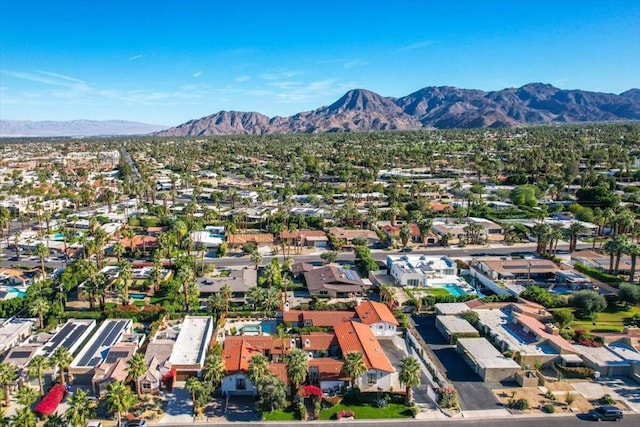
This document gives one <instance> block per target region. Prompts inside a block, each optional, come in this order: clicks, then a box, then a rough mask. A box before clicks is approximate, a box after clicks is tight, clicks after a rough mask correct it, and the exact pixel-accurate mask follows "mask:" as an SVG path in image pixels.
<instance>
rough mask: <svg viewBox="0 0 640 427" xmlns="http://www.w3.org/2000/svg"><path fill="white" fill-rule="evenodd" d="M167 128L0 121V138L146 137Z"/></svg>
mask: <svg viewBox="0 0 640 427" xmlns="http://www.w3.org/2000/svg"><path fill="white" fill-rule="evenodd" d="M165 128H166V126H160V125H150V124H147V123H138V122H127V121H124V120H106V121H95V120H71V121H60V122H58V121H30V120H0V137H21V136H31V137H47V136H48V137H54V136H117V135H144V134H148V133H152V132H156V131H159V130H162V129H165Z"/></svg>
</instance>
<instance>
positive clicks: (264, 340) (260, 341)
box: [224, 335, 277, 351]
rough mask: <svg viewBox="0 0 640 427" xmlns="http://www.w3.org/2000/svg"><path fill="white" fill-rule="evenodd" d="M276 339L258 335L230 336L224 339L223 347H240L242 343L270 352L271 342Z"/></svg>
mask: <svg viewBox="0 0 640 427" xmlns="http://www.w3.org/2000/svg"><path fill="white" fill-rule="evenodd" d="M276 338H277V337H272V336H270V335H258V336H244V335H243V336H231V337H226V338H225V340H224V347H225V348H226V347H227V346H235V345H240V344H242V342H243V341H244V342H245V343H246V344H249V345H250V346H251V347H253V348H255V349H257V350H260V351H265V350H270V349H271V347H272V346H273V341H274V339H276Z"/></svg>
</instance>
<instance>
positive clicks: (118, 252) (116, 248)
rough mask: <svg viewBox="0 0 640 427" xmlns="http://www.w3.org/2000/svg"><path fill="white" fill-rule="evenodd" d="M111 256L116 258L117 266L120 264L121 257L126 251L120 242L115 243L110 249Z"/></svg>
mask: <svg viewBox="0 0 640 427" xmlns="http://www.w3.org/2000/svg"><path fill="white" fill-rule="evenodd" d="M111 250H112V252H113V254H114V255H115V256H116V258H117V259H118V264H120V261H121V259H122V255H124V252H125V251H126V248H125V247H124V245H123V244H122V243H120V242H115V243H114V244H113V247H112V248H111Z"/></svg>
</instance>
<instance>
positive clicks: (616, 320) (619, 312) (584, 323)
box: [570, 306, 640, 332]
mask: <svg viewBox="0 0 640 427" xmlns="http://www.w3.org/2000/svg"><path fill="white" fill-rule="evenodd" d="M635 314H640V307H637V306H633V307H629V308H628V309H623V308H622V307H615V306H614V307H610V308H608V309H607V311H603V312H602V313H598V314H597V318H596V320H594V321H590V320H576V321H574V322H571V325H570V326H571V329H573V330H576V329H582V330H585V331H588V332H597V331H604V330H607V331H618V332H622V329H623V328H624V322H625V321H626V320H628V319H630V318H631V317H633V315H635Z"/></svg>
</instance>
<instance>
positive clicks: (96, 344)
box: [78, 320, 128, 366]
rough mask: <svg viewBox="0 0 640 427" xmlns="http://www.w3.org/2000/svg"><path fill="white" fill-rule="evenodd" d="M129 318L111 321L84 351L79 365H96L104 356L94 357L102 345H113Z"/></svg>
mask: <svg viewBox="0 0 640 427" xmlns="http://www.w3.org/2000/svg"><path fill="white" fill-rule="evenodd" d="M127 322H128V320H117V321H111V322H109V323H108V324H107V325H106V327H105V328H104V329H102V330H101V331H100V334H99V335H98V336H97V337H96V338H95V340H94V341H93V344H91V347H89V349H87V350H86V351H85V352H84V355H83V356H82V358H81V359H80V361H79V363H78V366H96V365H97V364H98V363H99V362H100V360H101V359H102V358H100V357H94V356H95V355H96V353H97V352H98V350H99V349H100V348H102V347H110V346H112V345H113V344H114V343H115V342H116V340H117V339H118V337H119V336H120V334H121V333H122V331H123V329H124V327H125V325H126V324H127Z"/></svg>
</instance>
